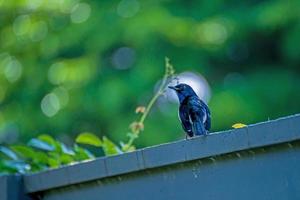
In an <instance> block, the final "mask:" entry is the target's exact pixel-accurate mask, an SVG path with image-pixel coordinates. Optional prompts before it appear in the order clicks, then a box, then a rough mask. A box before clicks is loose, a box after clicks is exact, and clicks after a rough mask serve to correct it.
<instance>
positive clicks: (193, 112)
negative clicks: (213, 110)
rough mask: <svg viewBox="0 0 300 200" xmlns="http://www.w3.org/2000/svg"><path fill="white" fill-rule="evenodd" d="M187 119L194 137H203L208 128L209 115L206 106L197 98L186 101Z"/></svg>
mask: <svg viewBox="0 0 300 200" xmlns="http://www.w3.org/2000/svg"><path fill="white" fill-rule="evenodd" d="M188 107H189V118H190V119H191V121H192V131H193V133H194V135H204V134H206V132H207V131H208V130H209V128H210V113H209V109H208V107H207V105H206V104H205V103H204V102H203V101H201V100H200V99H199V98H198V97H197V96H195V97H191V98H190V99H189V101H188Z"/></svg>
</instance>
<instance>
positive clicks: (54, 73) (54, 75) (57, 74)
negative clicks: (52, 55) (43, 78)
mask: <svg viewBox="0 0 300 200" xmlns="http://www.w3.org/2000/svg"><path fill="white" fill-rule="evenodd" d="M64 69H65V65H64V64H63V63H62V62H57V63H54V64H53V65H51V67H50V68H49V71H48V79H49V81H50V82H51V83H52V84H56V85H57V84H61V83H63V82H64V80H65V79H66V76H65V73H64V71H65V70H64Z"/></svg>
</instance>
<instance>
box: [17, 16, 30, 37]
mask: <svg viewBox="0 0 300 200" xmlns="http://www.w3.org/2000/svg"><path fill="white" fill-rule="evenodd" d="M30 26H31V20H30V17H29V15H20V16H18V17H17V18H16V19H15V20H14V23H13V31H14V33H15V34H16V35H18V36H20V35H24V34H26V33H27V32H28V31H29V29H30Z"/></svg>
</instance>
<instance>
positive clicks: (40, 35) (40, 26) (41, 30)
mask: <svg viewBox="0 0 300 200" xmlns="http://www.w3.org/2000/svg"><path fill="white" fill-rule="evenodd" d="M32 26H33V27H32V32H31V34H30V38H31V40H32V41H33V42H38V41H41V40H42V39H44V38H45V37H46V35H47V33H48V26H47V24H46V22H44V21H38V22H35V23H34V24H33V25H32Z"/></svg>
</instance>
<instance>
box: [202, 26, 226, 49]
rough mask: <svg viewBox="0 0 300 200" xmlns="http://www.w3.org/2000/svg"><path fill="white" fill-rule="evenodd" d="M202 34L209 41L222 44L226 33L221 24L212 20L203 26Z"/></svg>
mask: <svg viewBox="0 0 300 200" xmlns="http://www.w3.org/2000/svg"><path fill="white" fill-rule="evenodd" d="M203 36H204V38H205V39H206V40H207V41H208V42H209V43H213V44H222V43H224V42H225V40H226V39H227V36H228V34H227V30H226V28H225V26H224V25H223V24H221V23H217V22H212V23H207V24H206V25H205V26H204V30H203Z"/></svg>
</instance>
